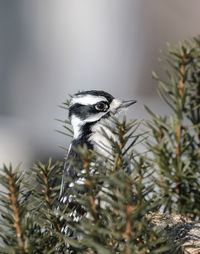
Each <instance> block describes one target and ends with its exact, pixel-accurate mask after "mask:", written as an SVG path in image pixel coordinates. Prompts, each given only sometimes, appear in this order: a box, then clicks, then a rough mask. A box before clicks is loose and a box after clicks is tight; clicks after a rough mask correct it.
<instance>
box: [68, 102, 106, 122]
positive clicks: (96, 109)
mask: <svg viewBox="0 0 200 254" xmlns="http://www.w3.org/2000/svg"><path fill="white" fill-rule="evenodd" d="M108 109H109V104H108V103H107V102H106V101H101V102H97V103H96V104H94V105H82V104H79V103H75V104H73V105H72V106H71V107H70V108H69V118H71V116H72V115H75V116H77V117H78V118H80V119H81V120H85V119H87V118H88V117H92V116H95V115H96V114H98V113H100V112H106V111H107V110H108Z"/></svg>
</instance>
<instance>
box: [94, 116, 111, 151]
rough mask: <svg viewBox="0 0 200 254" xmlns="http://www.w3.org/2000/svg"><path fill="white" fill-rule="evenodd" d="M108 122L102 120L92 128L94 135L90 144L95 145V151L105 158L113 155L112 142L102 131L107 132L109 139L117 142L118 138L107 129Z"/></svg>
mask: <svg viewBox="0 0 200 254" xmlns="http://www.w3.org/2000/svg"><path fill="white" fill-rule="evenodd" d="M105 123H106V120H101V121H100V122H98V123H97V124H96V125H94V126H93V127H92V134H91V136H90V138H89V140H90V142H91V143H92V144H93V145H94V149H95V150H96V151H97V152H99V153H101V154H102V155H104V156H110V155H111V154H112V145H111V143H110V141H109V140H108V139H107V138H106V137H105V135H104V134H103V131H102V129H103V130H104V131H105V132H106V134H107V135H108V137H109V138H112V139H114V140H116V136H115V135H114V134H113V133H112V132H111V131H110V130H109V129H108V128H106V127H105Z"/></svg>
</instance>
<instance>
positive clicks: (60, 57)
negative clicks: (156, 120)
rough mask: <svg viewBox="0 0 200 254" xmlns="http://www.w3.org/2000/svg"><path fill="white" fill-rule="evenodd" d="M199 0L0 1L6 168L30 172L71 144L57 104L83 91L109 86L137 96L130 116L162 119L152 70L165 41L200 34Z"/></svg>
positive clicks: (1, 147) (1, 141)
mask: <svg viewBox="0 0 200 254" xmlns="http://www.w3.org/2000/svg"><path fill="white" fill-rule="evenodd" d="M199 10H200V1H198V0H191V1H186V0H185V1H184V0H167V1H160V0H151V1H146V0H84V1H83V0H59V1H55V0H43V1H41V0H34V1H27V0H15V1H13V0H0V166H1V164H2V163H3V162H4V163H9V162H12V163H13V164H14V165H15V166H16V165H17V164H18V163H19V162H20V161H23V167H24V168H26V167H29V166H30V165H31V163H32V162H33V161H35V160H46V159H47V158H48V157H49V156H51V157H53V158H54V159H62V158H63V156H64V154H65V151H64V150H62V149H61V148H59V147H58V146H59V145H64V146H67V145H68V144H69V141H70V140H68V139H67V138H66V137H65V136H63V135H61V134H59V133H57V132H55V129H60V130H62V127H61V124H59V123H58V122H57V121H55V120H54V119H55V118H59V119H65V118H66V116H67V112H65V111H64V110H62V109H60V108H59V107H58V105H60V104H61V103H62V102H64V101H65V100H66V98H68V94H73V93H75V92H77V90H88V89H102V90H105V91H107V92H109V93H111V94H113V95H114V96H116V97H119V98H126V99H129V98H134V99H137V100H138V103H137V105H135V106H134V107H132V108H131V110H130V111H129V113H130V115H131V117H137V118H139V119H143V118H145V117H146V115H147V114H146V113H145V110H144V108H143V105H144V104H146V105H148V106H149V107H150V108H151V109H152V110H153V111H155V112H157V113H159V114H166V113H168V108H167V107H166V105H165V104H164V103H163V102H162V101H161V100H160V99H159V97H158V95H157V92H156V89H157V84H156V82H155V81H153V80H152V78H151V71H152V70H156V71H157V72H158V73H161V72H162V68H161V67H160V66H159V63H158V57H160V50H165V49H166V42H170V43H171V44H176V43H178V41H179V40H184V39H190V38H191V37H193V36H196V35H197V34H199V33H200V15H199Z"/></svg>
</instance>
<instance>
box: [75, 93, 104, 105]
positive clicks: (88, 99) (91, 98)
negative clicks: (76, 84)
mask: <svg viewBox="0 0 200 254" xmlns="http://www.w3.org/2000/svg"><path fill="white" fill-rule="evenodd" d="M99 101H107V99H106V98H105V97H103V96H95V95H91V94H87V95H85V94H84V95H77V96H75V97H73V98H72V100H71V105H73V104H75V103H79V104H82V105H93V104H96V103H97V102H99Z"/></svg>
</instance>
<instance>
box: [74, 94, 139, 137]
mask: <svg viewBox="0 0 200 254" xmlns="http://www.w3.org/2000/svg"><path fill="white" fill-rule="evenodd" d="M134 103H136V100H128V101H123V100H119V99H116V98H114V97H113V96H112V95H111V94H109V93H106V92H104V91H97V90H90V91H84V92H79V93H76V94H75V95H74V96H73V97H72V99H71V103H70V107H69V119H70V120H71V124H72V126H73V129H74V138H78V137H80V135H81V134H82V133H83V128H84V126H85V125H87V126H89V125H91V126H92V125H94V124H96V123H97V122H99V121H100V120H101V119H105V118H109V117H110V115H111V114H116V113H119V112H120V111H121V110H123V109H126V108H128V107H129V106H130V105H132V104H134Z"/></svg>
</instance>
